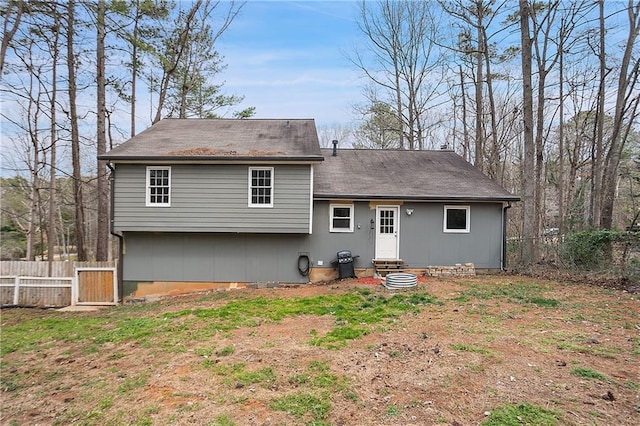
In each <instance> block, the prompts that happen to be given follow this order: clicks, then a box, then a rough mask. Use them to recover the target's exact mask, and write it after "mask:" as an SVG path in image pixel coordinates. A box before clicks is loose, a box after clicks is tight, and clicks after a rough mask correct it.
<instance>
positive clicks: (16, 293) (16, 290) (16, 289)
mask: <svg viewBox="0 0 640 426" xmlns="http://www.w3.org/2000/svg"><path fill="white" fill-rule="evenodd" d="M14 282H15V285H14V287H13V304H14V305H18V302H20V277H19V276H17V275H16V277H15V281H14Z"/></svg>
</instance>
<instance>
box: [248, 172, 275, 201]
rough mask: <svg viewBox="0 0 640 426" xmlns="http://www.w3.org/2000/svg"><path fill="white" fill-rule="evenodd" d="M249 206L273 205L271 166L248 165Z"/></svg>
mask: <svg viewBox="0 0 640 426" xmlns="http://www.w3.org/2000/svg"><path fill="white" fill-rule="evenodd" d="M249 207H273V167H249Z"/></svg>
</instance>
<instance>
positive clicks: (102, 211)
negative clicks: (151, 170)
mask: <svg viewBox="0 0 640 426" xmlns="http://www.w3.org/2000/svg"><path fill="white" fill-rule="evenodd" d="M105 9H106V7H105V2H104V0H98V5H97V11H96V12H97V13H96V29H97V40H96V89H97V96H96V99H97V103H98V105H97V116H96V127H97V134H96V144H97V157H99V156H100V155H103V154H105V153H106V152H107V135H106V129H105V124H106V119H107V117H106V116H107V114H106V110H107V106H106V80H105V71H106V70H105V47H104V40H105V37H106V29H105V14H106V12H105ZM96 170H97V172H96V185H97V199H98V212H97V213H98V228H97V234H96V260H98V261H103V260H108V259H109V191H108V189H109V178H108V174H107V165H106V161H104V160H97V168H96Z"/></svg>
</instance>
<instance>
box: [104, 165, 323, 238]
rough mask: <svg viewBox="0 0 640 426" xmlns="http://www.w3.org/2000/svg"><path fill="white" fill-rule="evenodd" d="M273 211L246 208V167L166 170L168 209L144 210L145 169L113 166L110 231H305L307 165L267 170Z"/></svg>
mask: <svg viewBox="0 0 640 426" xmlns="http://www.w3.org/2000/svg"><path fill="white" fill-rule="evenodd" d="M273 168H274V171H273V183H274V189H273V207H249V206H248V173H249V166H248V165H173V166H171V206H170V207H155V206H154V207H148V206H146V200H145V197H146V165H129V164H118V165H117V167H116V175H115V176H116V178H115V189H114V229H115V230H116V231H120V232H126V231H151V232H242V233H245V232H246V233H256V232H259V233H262V232H264V233H308V232H309V222H310V211H309V200H310V185H311V166H309V165H274V166H273Z"/></svg>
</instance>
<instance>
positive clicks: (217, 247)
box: [122, 232, 310, 296]
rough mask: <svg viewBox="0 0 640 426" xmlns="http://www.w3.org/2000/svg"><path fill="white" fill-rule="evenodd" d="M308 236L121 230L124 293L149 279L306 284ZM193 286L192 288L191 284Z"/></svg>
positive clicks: (134, 290)
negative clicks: (301, 261) (302, 258)
mask: <svg viewBox="0 0 640 426" xmlns="http://www.w3.org/2000/svg"><path fill="white" fill-rule="evenodd" d="M309 238H310V236H309V235H305V234H301V235H295V234H293V235H292V234H286V235H285V234H283V235H269V234H215V233H184V234H182V233H180V234H178V233H150V232H126V233H125V234H124V253H123V256H122V266H123V281H124V291H123V293H124V296H127V295H130V294H132V293H135V292H136V290H137V286H138V285H139V284H143V283H150V282H194V283H196V282H210V283H214V282H233V283H251V282H269V281H275V282H286V283H307V282H308V281H309V279H308V277H305V276H303V275H301V274H300V272H299V271H298V256H299V255H300V254H301V253H308V251H309ZM194 288H195V287H194Z"/></svg>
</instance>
